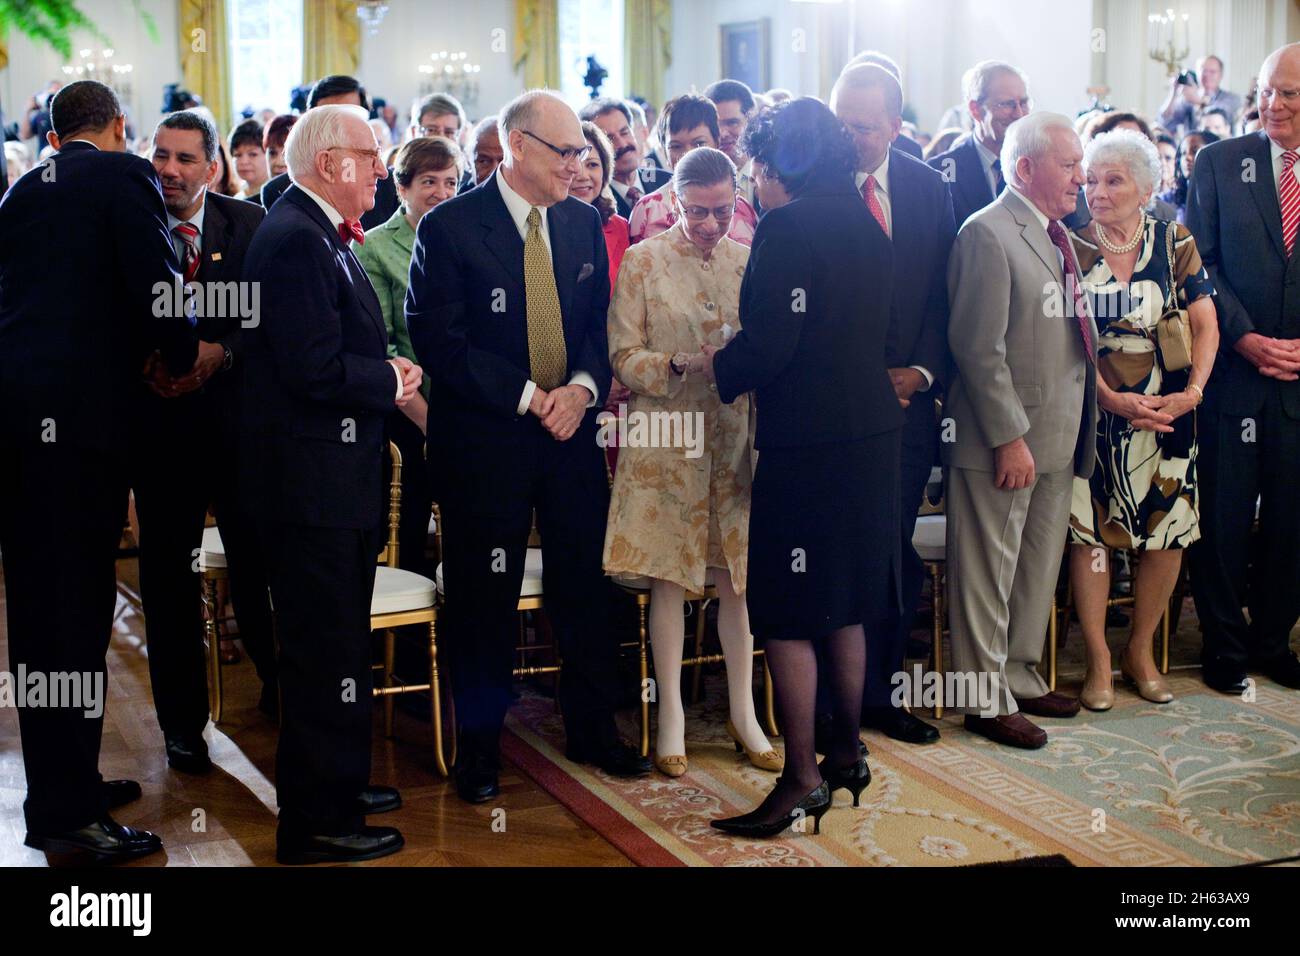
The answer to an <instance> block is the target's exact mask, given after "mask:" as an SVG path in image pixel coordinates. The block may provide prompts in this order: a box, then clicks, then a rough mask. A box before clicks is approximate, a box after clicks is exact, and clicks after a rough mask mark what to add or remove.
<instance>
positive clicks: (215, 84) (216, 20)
mask: <svg viewBox="0 0 1300 956" xmlns="http://www.w3.org/2000/svg"><path fill="white" fill-rule="evenodd" d="M179 42H180V51H181V79H182V81H183V82H184V84H185V88H186V89H188V90H190V91H191V92H194V93H197V94H198V95H199V97H200V98H201V99H202V100H203V105H204V106H206V107H207V108H208V109H210V110H211V111H212V115H213V116H215V117H216V118H217V123H218V131H219V132H222V133H224V132H225V131H226V130H228V129H230V126H231V121H230V120H231V117H230V84H229V67H230V58H229V57H230V54H229V50H228V47H227V36H226V4H225V0H180V37H179Z"/></svg>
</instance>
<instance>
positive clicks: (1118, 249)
mask: <svg viewBox="0 0 1300 956" xmlns="http://www.w3.org/2000/svg"><path fill="white" fill-rule="evenodd" d="M1146 225H1147V214H1146V211H1145V210H1143V211H1142V212H1141V213H1140V214H1139V215H1138V227H1137V229H1136V230H1134V232H1133V238H1132V239H1130V240H1129V241H1128V242H1126V243H1124V244H1123V245H1119V246H1117V245H1114V244H1112V243H1111V241H1110V240H1109V239H1107V238H1106V227H1105V226H1103V225H1102V224H1101V223H1097V241H1098V242H1100V243H1101V245H1102V248H1104V249H1105V250H1106V251H1107V252H1109V253H1112V254H1114V255H1117V256H1122V255H1124V254H1125V253H1126V252H1132V251H1133V250H1134V249H1136V248H1137V247H1138V243H1140V242H1141V241H1142V234H1143V233H1144V232H1145V231H1146Z"/></svg>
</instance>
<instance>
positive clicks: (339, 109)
mask: <svg viewBox="0 0 1300 956" xmlns="http://www.w3.org/2000/svg"><path fill="white" fill-rule="evenodd" d="M349 117H351V118H352V119H358V120H360V121H361V122H363V123H367V128H369V124H368V120H369V118H370V114H369V113H367V112H366V111H365V110H363V109H362V108H361V107H360V106H343V105H339V104H331V105H328V106H317V107H313V108H312V109H309V110H308V111H307V112H305V113H303V114H302V118H301V119H299V120H298V122H296V123H294V124H293V129H291V130H289V138H288V139H286V140H285V141H284V160H285V163H286V164H287V165H288V167H289V178H290V179H291V180H293V181H294V182H295V183H296V182H298V180H300V179H302V178H303V177H304V176H314V175H315V174H316V156H317V154H318V153H322V152H324V151H325V150H327V149H330V148H332V147H334V146H347V145H349V144H348V142H347V138H346V136H345V135H344V132H343V130H344V128H345V126H346V125H347V123H346V121H347V120H348V118H349Z"/></svg>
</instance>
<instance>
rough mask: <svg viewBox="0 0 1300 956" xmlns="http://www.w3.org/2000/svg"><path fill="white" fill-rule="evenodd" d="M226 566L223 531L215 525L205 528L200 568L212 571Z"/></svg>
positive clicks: (200, 554)
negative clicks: (222, 538)
mask: <svg viewBox="0 0 1300 956" xmlns="http://www.w3.org/2000/svg"><path fill="white" fill-rule="evenodd" d="M225 566H226V546H225V544H224V543H223V542H222V540H221V532H220V531H218V530H217V528H216V527H215V526H214V527H211V528H204V529H203V546H202V550H201V551H200V552H199V570H200V571H210V570H213V569H214V568H224V567H225Z"/></svg>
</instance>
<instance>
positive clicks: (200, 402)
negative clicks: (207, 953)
mask: <svg viewBox="0 0 1300 956" xmlns="http://www.w3.org/2000/svg"><path fill="white" fill-rule="evenodd" d="M217 148H218V140H217V130H216V128H215V127H214V126H213V125H212V123H211V122H209V121H208V120H207V119H205V118H204V117H203V116H201V115H199V114H197V113H193V112H189V111H181V112H178V113H172V114H171V115H169V116H167V117H166V118H165V119H163V121H162V122H161V123H159V124H158V128H157V129H156V130H154V134H153V165H154V169H155V170H156V171H157V173H158V178H159V181H160V182H161V183H162V191H163V202H164V203H165V205H166V207H167V224H168V227H169V230H170V234H171V237H172V244H173V246H174V247H175V248H176V253H177V257H178V261H179V262H180V263H181V273H182V277H183V279H184V281H185V282H186V283H195V284H196V289H195V291H196V295H195V297H194V298H193V299H189V298H188V289H187V298H186V300H185V301H186V302H187V303H188V304H190V305H191V306H192V307H193V309H194V311H195V314H196V316H197V317H198V331H199V339H200V341H199V346H198V358H197V360H196V361H195V363H194V367H193V368H192V369H190V370H188V371H187V372H186V373H185V374H184V375H182V376H179V377H175V378H174V377H172V376H171V375H169V374H168V373H167V371H166V369H165V368H163V367H162V366H161V365H159V364H157V363H154V364H153V366H152V369H151V371H152V374H151V375H150V377H149V379H148V380H147V382H146V381H142V382H140V383H139V385H138V386H137V388H136V394H135V396H134V398H135V405H134V409H133V413H132V421H131V425H132V440H131V464H132V471H131V487H132V488H133V489H134V491H135V504H136V514H137V516H138V518H139V522H140V596H141V599H142V601H143V605H144V613H145V634H146V637H147V640H148V642H149V677H150V683H151V685H152V688H153V698H154V708H155V709H156V710H157V713H158V724H159V727H160V728H161V729H162V733H163V740H164V744H165V746H166V749H167V762H168V763H169V764H170V765H171V766H172V767H174V768H175V769H177V770H181V771H184V772H186V773H203V772H205V771H206V770H208V769H209V767H210V766H211V763H210V762H209V760H208V748H207V744H206V743H205V742H204V740H203V730H204V728H205V727H206V726H207V723H208V686H207V667H206V664H205V655H204V650H203V619H202V615H201V613H200V610H201V608H200V600H199V598H200V595H199V577H198V575H197V574H196V573H195V571H194V568H193V561H194V554H195V549H197V548H199V547H200V545H201V543H202V539H203V524H204V517H205V515H206V513H207V510H208V506H209V505H214V504H215V507H216V512H217V518H218V522H219V524H220V527H221V538H222V542H223V543H224V544H225V548H226V562H227V566H228V569H229V574H230V584H231V595H232V600H233V602H234V604H235V607H236V608H237V609H238V612H239V632H240V636H241V637H242V638H243V641H244V646H245V647H247V648H248V653H249V655H250V656H251V657H252V659H253V662H254V664H255V665H256V666H257V670H258V674H259V675H260V676H261V678H262V680H263V683H264V692H263V703H264V705H266V704H268V703H269V704H273V703H274V701H275V656H274V646H273V641H272V637H271V608H270V605H269V603H268V601H267V596H266V572H265V570H264V568H263V566H262V559H261V551H260V549H259V548H258V546H257V544H256V542H255V541H252V540H250V535H251V533H252V531H251V528H250V527H249V523H248V521H247V520H246V519H245V518H244V516H243V514H242V512H241V510H240V509H239V507H238V506H237V499H238V485H239V477H238V475H239V472H238V461H239V448H238V445H239V377H240V375H241V374H242V367H241V363H240V361H239V358H240V332H241V328H240V326H241V323H243V322H250V323H251V322H255V321H257V316H256V311H255V308H254V306H255V305H256V300H255V299H253V298H252V297H251V294H250V291H251V290H248V289H246V288H240V287H239V285H238V280H239V276H240V270H241V268H242V267H243V262H244V252H245V250H246V249H247V248H248V243H249V242H250V241H251V240H252V238H253V233H254V231H256V229H257V227H258V225H259V224H260V223H261V221H262V219H263V217H264V216H265V213H264V212H263V211H262V208H261V207H260V206H257V205H254V204H253V203H247V202H242V201H240V200H237V199H230V198H228V197H226V196H221V195H218V194H217V193H213V192H210V191H209V190H208V188H207V183H208V179H209V177H210V175H211V174H212V173H213V172H215V170H216V164H217ZM227 283H228V285H227ZM191 288H194V287H191Z"/></svg>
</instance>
